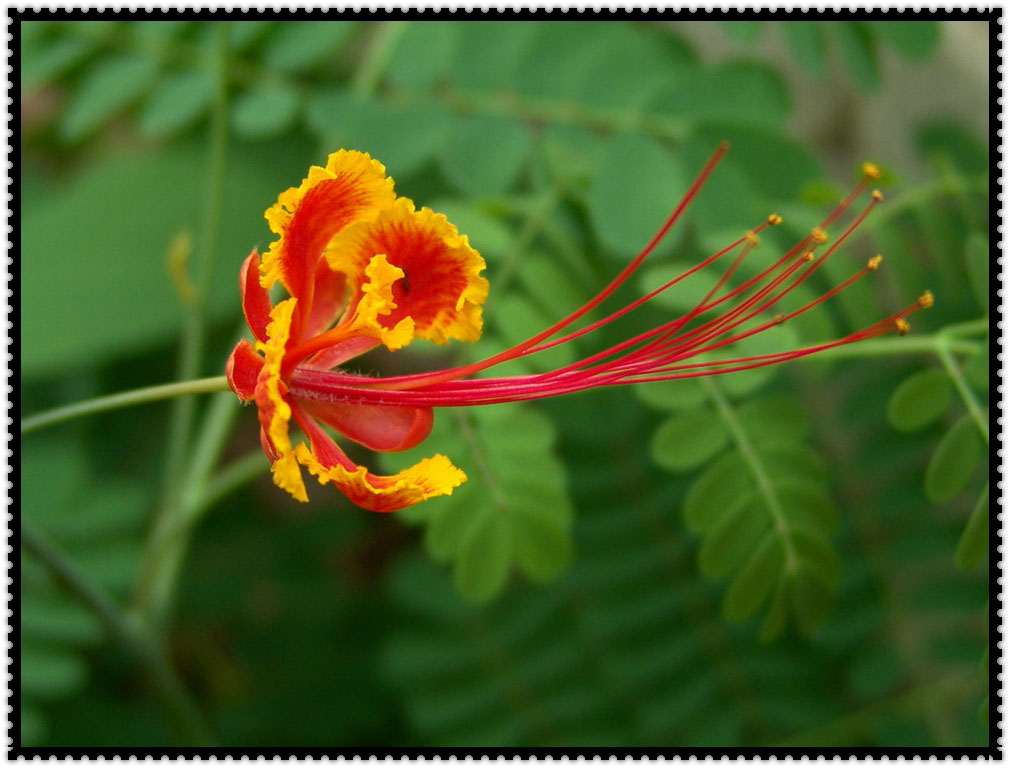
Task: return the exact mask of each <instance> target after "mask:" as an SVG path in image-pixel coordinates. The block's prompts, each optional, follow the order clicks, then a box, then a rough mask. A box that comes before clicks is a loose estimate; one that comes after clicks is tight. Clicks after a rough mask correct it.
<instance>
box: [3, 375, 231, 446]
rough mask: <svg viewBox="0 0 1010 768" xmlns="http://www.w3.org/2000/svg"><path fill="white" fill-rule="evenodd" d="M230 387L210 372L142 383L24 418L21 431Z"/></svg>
mask: <svg viewBox="0 0 1010 768" xmlns="http://www.w3.org/2000/svg"><path fill="white" fill-rule="evenodd" d="M227 389H228V380H227V379H226V378H225V377H224V376H209V377H207V378H206V379H194V380H192V381H177V382H173V383H171V384H159V385H157V386H154V387H143V388H142V389H131V390H128V391H126V392H117V393H116V394H114V395H103V396H102V397H95V398H92V399H91V400H82V401H81V402H79V403H71V404H70V405H63V406H60V407H59V408H53V409H52V410H49V411H42V413H36V414H35V415H33V416H29V417H28V418H27V419H22V420H21V434H22V435H24V434H27V433H28V432H33V431H35V430H37V429H43V428H45V427H51V426H53V425H54V424H60V423H62V422H64V421H70V420H72V419H79V418H80V417H82V416H89V415H90V414H92V413H101V412H102V411H114V410H116V409H118V408H129V407H130V406H133V405H142V404H143V403H153V402H156V401H158V400H167V399H168V398H172V397H183V396H186V395H203V394H207V393H208V392H222V391H224V390H227Z"/></svg>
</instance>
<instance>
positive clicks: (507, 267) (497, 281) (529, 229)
mask: <svg viewBox="0 0 1010 768" xmlns="http://www.w3.org/2000/svg"><path fill="white" fill-rule="evenodd" d="M560 201H561V188H560V187H555V188H554V189H552V190H551V191H550V192H547V193H545V194H544V195H543V196H542V197H541V198H540V199H539V200H537V202H536V203H534V205H533V207H532V208H531V209H530V211H529V213H528V214H527V215H526V219H525V220H524V221H523V225H522V229H520V230H519V234H518V235H517V236H516V239H515V242H514V243H513V244H512V247H511V248H510V249H509V251H508V253H507V254H506V255H505V258H504V259H502V262H501V266H499V267H498V270H497V271H496V272H495V275H494V290H495V293H496V294H499V295H501V294H503V293H504V291H505V287H506V286H507V285H508V284H509V282H511V280H512V277H513V275H514V274H515V272H516V269H517V268H518V266H519V261H520V260H521V259H522V257H523V256H524V255H525V254H526V253H527V251H528V250H529V247H530V245H532V243H533V241H534V240H535V239H536V237H537V234H538V233H539V232H540V230H541V228H542V227H543V225H544V223H545V222H546V221H547V219H548V218H550V215H551V212H552V211H553V210H554V209H555V208H556V207H557V205H558V203H559V202H560ZM489 298H490V297H489ZM487 304H488V299H485V300H484V306H485V311H487V310H486V307H487Z"/></svg>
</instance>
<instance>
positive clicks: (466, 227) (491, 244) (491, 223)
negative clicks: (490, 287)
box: [431, 198, 525, 263]
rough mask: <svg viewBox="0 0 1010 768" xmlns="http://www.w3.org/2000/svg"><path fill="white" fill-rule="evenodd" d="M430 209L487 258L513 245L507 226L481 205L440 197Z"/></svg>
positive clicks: (499, 254) (504, 251) (493, 256)
mask: <svg viewBox="0 0 1010 768" xmlns="http://www.w3.org/2000/svg"><path fill="white" fill-rule="evenodd" d="M431 209H432V210H433V211H438V212H439V213H441V214H442V215H444V216H445V217H446V218H447V219H448V220H449V221H450V222H452V223H453V224H454V225H455V226H456V229H458V230H459V232H460V234H463V235H466V236H467V239H468V240H469V241H470V245H471V246H472V247H474V248H476V249H477V250H478V251H479V252H480V254H481V256H483V257H485V258H486V259H488V260H489V261H494V260H495V259H496V258H501V257H503V256H505V255H506V254H507V253H509V251H511V250H512V248H513V244H514V242H515V238H514V237H513V234H512V231H511V230H510V229H509V227H508V225H507V224H506V223H505V222H503V221H502V220H501V219H500V218H499V217H497V216H495V215H494V214H492V213H490V212H489V211H488V210H487V209H486V208H485V207H484V206H481V205H477V204H475V203H471V202H468V201H466V200H459V199H457V198H439V199H438V200H435V201H433V202H432V204H431ZM524 263H525V262H524Z"/></svg>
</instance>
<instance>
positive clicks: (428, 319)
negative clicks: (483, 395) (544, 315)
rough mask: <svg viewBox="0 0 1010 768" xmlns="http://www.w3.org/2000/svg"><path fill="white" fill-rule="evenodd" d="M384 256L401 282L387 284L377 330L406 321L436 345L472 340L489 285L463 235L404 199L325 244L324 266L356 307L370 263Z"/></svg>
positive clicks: (480, 261) (368, 277) (477, 332)
mask: <svg viewBox="0 0 1010 768" xmlns="http://www.w3.org/2000/svg"><path fill="white" fill-rule="evenodd" d="M378 254H383V255H384V256H385V258H386V261H387V262H388V263H389V264H390V265H391V266H392V267H393V268H396V269H399V270H402V273H403V274H402V278H401V279H399V280H397V281H395V282H394V284H393V285H392V298H393V301H394V302H395V308H394V309H393V310H392V311H391V312H389V313H388V314H383V318H384V319H383V321H382V324H383V325H385V326H387V327H391V328H392V327H394V326H395V325H396V324H397V323H399V322H400V321H401V320H402V319H404V318H407V317H409V318H411V319H412V320H413V324H414V329H413V330H414V336H416V337H417V338H420V339H425V340H428V341H434V342H435V343H437V344H445V343H446V342H448V341H449V340H450V339H456V340H459V341H476V340H477V339H479V338H480V334H481V328H482V323H483V321H482V317H481V305H482V304H483V303H484V300H485V298H486V297H487V292H488V282H487V280H486V279H485V278H484V277H482V276H481V274H480V273H481V272H482V271H483V270H484V268H485V263H484V259H483V258H481V255H480V254H479V253H478V252H477V251H476V250H474V249H473V248H471V247H470V242H469V240H467V237H466V235H461V234H459V232H458V230H457V229H456V227H454V226H453V225H452V224H450V223H449V221H448V220H447V219H446V218H445V216H443V215H442V214H440V213H434V212H433V211H432V210H431V209H429V208H421V209H416V208H415V207H414V203H413V202H412V201H411V200H409V199H408V198H405V197H400V198H397V199H396V202H395V203H394V204H393V206H392V207H391V208H388V209H385V210H383V211H381V212H380V213H379V214H378V215H377V216H376V217H375V218H374V219H372V220H370V221H362V222H358V223H356V224H353V225H351V226H349V227H347V228H346V229H344V230H343V231H342V232H341V233H340V234H339V235H337V236H336V237H334V238H333V240H332V241H331V242H330V247H329V248H327V250H326V258H327V260H328V261H329V264H330V266H331V267H332V268H333V269H335V270H338V271H340V272H343V273H344V274H345V275H347V282H348V285H350V286H351V287H352V289H354V290H355V297H352V300H351V301H352V306H353V302H354V301H355V298H356V299H357V300H361V298H362V296H363V292H364V286H365V285H366V284H367V282H368V281H370V280H371V275H370V274H369V267H370V266H371V265H372V260H373V258H374V257H375V256H376V255H378Z"/></svg>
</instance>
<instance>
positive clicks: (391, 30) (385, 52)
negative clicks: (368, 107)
mask: <svg viewBox="0 0 1010 768" xmlns="http://www.w3.org/2000/svg"><path fill="white" fill-rule="evenodd" d="M408 24H410V22H409V21H386V22H383V23H382V24H380V25H379V28H378V29H377V30H376V32H375V34H374V36H373V37H372V39H371V40H370V41H369V44H368V48H367V49H366V50H365V53H364V55H363V56H362V57H361V59H360V63H359V64H358V67H357V69H356V70H355V72H354V76H353V77H352V79H351V92H352V93H354V95H356V96H360V97H364V96H370V95H371V94H373V93H375V90H376V88H378V87H379V81H381V80H382V75H383V73H384V72H385V71H386V66H387V65H388V64H389V59H390V57H391V56H392V55H393V50H394V49H395V48H396V44H397V43H398V42H399V41H400V38H401V37H402V36H403V33H404V32H406V31H407V25H408Z"/></svg>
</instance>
